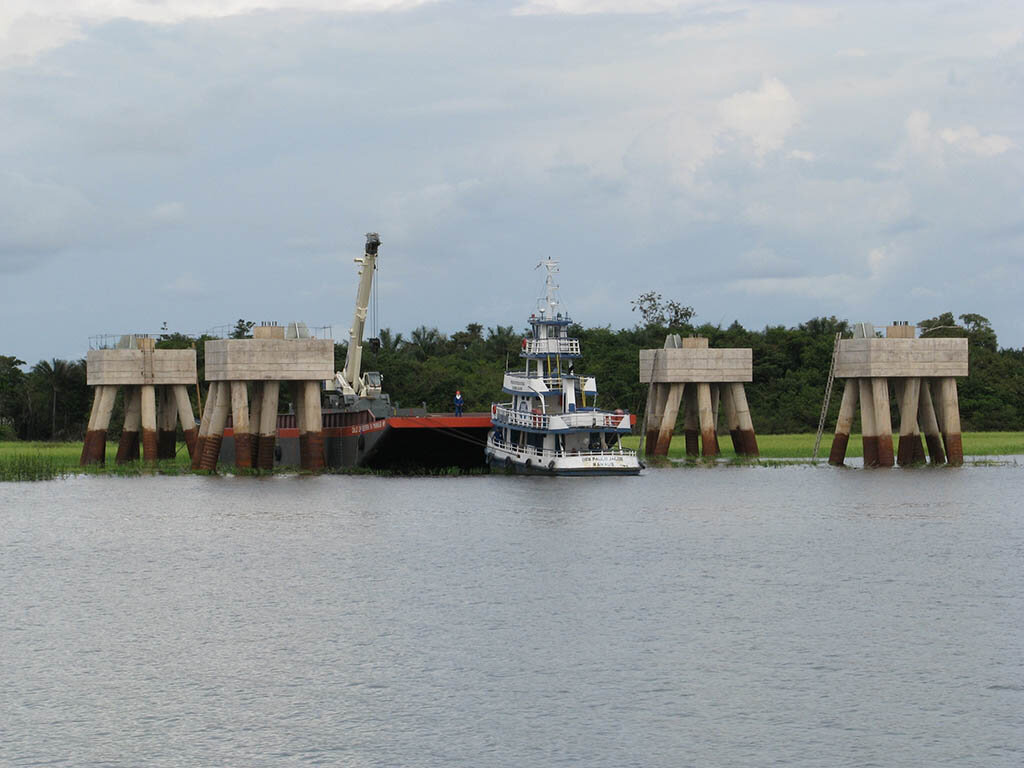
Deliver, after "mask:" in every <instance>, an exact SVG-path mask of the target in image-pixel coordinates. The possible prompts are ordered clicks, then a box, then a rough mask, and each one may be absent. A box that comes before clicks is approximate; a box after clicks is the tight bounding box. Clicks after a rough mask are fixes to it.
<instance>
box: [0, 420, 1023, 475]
mask: <svg viewBox="0 0 1024 768" xmlns="http://www.w3.org/2000/svg"><path fill="white" fill-rule="evenodd" d="M718 442H719V447H720V448H721V450H722V454H721V456H720V457H719V459H718V460H717V461H708V460H704V459H696V460H694V459H687V457H686V455H685V448H684V444H683V440H682V436H677V437H676V438H675V439H673V440H672V446H671V448H670V449H669V455H668V457H667V458H662V457H652V458H649V459H644V463H645V464H646V465H647V466H649V467H663V466H677V467H684V468H685V467H701V466H710V465H713V464H715V463H724V464H728V465H729V466H747V465H757V466H761V467H766V466H793V465H794V464H811V463H813V462H811V460H810V459H811V455H812V453H813V452H814V434H813V433H807V434H799V435H758V436H757V443H758V448H759V449H760V453H761V456H760V458H759V459H757V460H751V459H748V458H746V457H743V456H737V455H736V454H735V452H734V451H733V450H732V442H731V440H730V439H729V436H728V435H720V436H719V438H718ZM622 443H623V445H624V446H625V447H626V448H632V449H633V450H636V448H637V447H638V445H639V443H640V438H639V437H636V436H630V437H625V438H623V440H622ZM894 443H898V440H894ZM963 444H964V455H965V457H966V463H967V464H969V465H971V466H1005V465H1007V464H1014V465H1016V463H1017V461H1016V459H1012V458H1010V459H994V458H993V459H986V458H985V457H997V456H998V457H1013V456H1021V455H1024V432H967V433H964V436H963ZM831 447H832V436H831V435H829V434H826V435H824V436H823V437H822V440H821V448H820V450H819V452H818V463H821V464H823V463H825V461H827V460H828V452H829V449H830V448H831ZM893 447H894V448H895V447H896V445H894V446H893ZM81 455H82V444H81V443H80V442H76V443H42V442H31V443H21V442H11V441H0V482H5V481H6V482H18V481H26V480H53V479H56V478H61V477H70V476H72V475H82V474H87V475H113V476H115V477H137V476H140V475H153V474H158V475H187V474H190V473H192V470H191V468H190V466H189V459H188V451H187V450H186V448H185V444H184V443H179V444H178V446H177V454H176V456H175V458H174V459H167V460H164V461H158V462H156V463H155V464H145V463H143V462H141V461H139V462H133V463H131V464H121V465H119V464H116V463H115V461H114V459H115V457H116V455H117V442H116V441H114V440H109V441H107V454H106V456H107V462H106V465H105V466H89V467H80V466H79V465H78V461H79V458H80V457H81ZM846 455H847V457H849V458H857V457H861V456H862V455H863V453H862V451H861V440H860V435H851V436H850V442H849V445H848V447H847V451H846ZM488 472H489V470H488V468H487V467H473V468H471V469H463V468H460V467H439V468H423V467H401V468H396V469H370V468H367V467H332V468H328V469H326V470H325V471H324V473H323V474H331V475H373V476H376V477H410V476H413V477H454V476H474V475H485V474H488ZM196 474H198V473H196ZM202 474H222V475H236V476H246V477H248V476H255V477H261V476H265V475H307V474H310V473H309V472H307V471H304V470H302V469H300V468H299V467H275V468H274V469H273V470H272V471H266V470H259V469H236V468H235V467H231V466H223V465H222V466H221V467H220V468H219V469H218V470H217V472H216V473H209V472H203V473H202Z"/></svg>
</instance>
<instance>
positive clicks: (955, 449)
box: [945, 432, 964, 467]
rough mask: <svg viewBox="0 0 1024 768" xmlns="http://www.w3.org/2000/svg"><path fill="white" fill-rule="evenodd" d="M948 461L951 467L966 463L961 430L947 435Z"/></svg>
mask: <svg viewBox="0 0 1024 768" xmlns="http://www.w3.org/2000/svg"><path fill="white" fill-rule="evenodd" d="M945 438H946V463H948V464H949V465H950V466H951V467H959V466H962V465H963V463H964V444H963V437H962V436H961V434H960V433H959V432H957V433H955V434H951V435H946V436H945Z"/></svg>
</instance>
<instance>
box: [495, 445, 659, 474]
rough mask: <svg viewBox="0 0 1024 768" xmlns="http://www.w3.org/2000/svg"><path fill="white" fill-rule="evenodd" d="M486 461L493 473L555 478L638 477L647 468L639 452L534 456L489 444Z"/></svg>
mask: <svg viewBox="0 0 1024 768" xmlns="http://www.w3.org/2000/svg"><path fill="white" fill-rule="evenodd" d="M485 454H486V461H487V463H488V464H489V465H490V467H491V469H492V471H493V470H501V469H504V470H506V471H513V472H515V473H516V474H521V475H549V476H555V477H593V476H599V475H638V474H640V470H641V469H643V465H642V464H641V463H640V460H639V459H638V458H637V456H636V454H635V453H632V452H626V451H622V452H619V451H608V452H593V453H587V454H569V455H565V456H532V455H528V454H525V453H517V452H515V451H510V450H507V449H505V448H502V447H500V446H495V445H493V444H492V443H490V442H489V443H488V445H487V448H486V450H485Z"/></svg>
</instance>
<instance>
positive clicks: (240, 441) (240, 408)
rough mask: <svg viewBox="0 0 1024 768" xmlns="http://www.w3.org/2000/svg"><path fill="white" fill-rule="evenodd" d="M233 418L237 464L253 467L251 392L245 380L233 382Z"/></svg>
mask: <svg viewBox="0 0 1024 768" xmlns="http://www.w3.org/2000/svg"><path fill="white" fill-rule="evenodd" d="M231 418H232V424H233V425H234V431H235V466H236V467H242V468H243V469H249V468H250V467H252V438H251V430H250V427H249V393H248V391H247V389H246V385H245V382H244V381H232V382H231Z"/></svg>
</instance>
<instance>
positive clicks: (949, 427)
mask: <svg viewBox="0 0 1024 768" xmlns="http://www.w3.org/2000/svg"><path fill="white" fill-rule="evenodd" d="M940 386H941V388H942V436H943V438H944V439H945V442H946V461H947V462H949V464H950V465H951V466H954V467H959V466H961V465H962V464H963V463H964V446H963V437H962V435H961V433H960V400H959V397H958V396H957V391H956V379H954V378H952V377H945V378H943V379H942V380H941V383H940Z"/></svg>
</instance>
